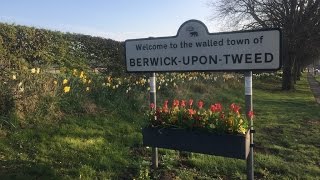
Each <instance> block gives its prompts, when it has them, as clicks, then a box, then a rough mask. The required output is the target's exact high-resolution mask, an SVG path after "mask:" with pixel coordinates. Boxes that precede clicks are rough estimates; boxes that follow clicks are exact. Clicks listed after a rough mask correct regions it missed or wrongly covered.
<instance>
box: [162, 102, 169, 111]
mask: <svg viewBox="0 0 320 180" xmlns="http://www.w3.org/2000/svg"><path fill="white" fill-rule="evenodd" d="M168 102H169V101H168V100H165V101H164V103H163V108H166V109H167V108H168Z"/></svg>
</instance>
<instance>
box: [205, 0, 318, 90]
mask: <svg viewBox="0 0 320 180" xmlns="http://www.w3.org/2000/svg"><path fill="white" fill-rule="evenodd" d="M210 6H212V7H214V8H215V9H216V11H217V12H218V14H216V15H215V17H219V18H224V19H225V20H227V21H228V22H233V25H234V26H236V25H242V29H259V28H273V27H279V28H281V29H282V32H283V35H284V36H283V37H284V38H283V47H284V58H283V67H282V69H283V77H282V89H284V90H290V89H292V88H294V82H295V80H296V79H297V77H298V76H297V74H298V72H300V71H301V68H302V67H301V66H306V64H308V63H309V60H308V58H304V57H314V56H319V53H318V52H319V51H318V49H320V0H219V1H218V3H215V2H213V1H212V3H211V4H210Z"/></svg>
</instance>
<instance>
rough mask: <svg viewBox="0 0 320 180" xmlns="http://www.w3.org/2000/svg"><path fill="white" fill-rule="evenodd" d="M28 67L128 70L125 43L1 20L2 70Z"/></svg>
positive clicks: (0, 65) (0, 48)
mask: <svg viewBox="0 0 320 180" xmlns="http://www.w3.org/2000/svg"><path fill="white" fill-rule="evenodd" d="M19 65H24V66H26V67H34V66H37V67H43V68H44V67H46V68H70V69H72V68H76V69H89V68H96V67H100V68H101V67H102V68H104V69H105V70H106V71H108V73H112V74H114V73H115V74H122V73H124V69H125V68H124V59H123V43H121V42H118V41H114V40H111V39H105V38H100V37H92V36H89V35H82V34H71V33H62V32H57V31H50V30H45V29H38V28H33V27H26V26H19V25H10V24H5V23H0V70H1V71H2V72H3V71H5V70H14V69H17V68H19V67H18V66H19Z"/></svg>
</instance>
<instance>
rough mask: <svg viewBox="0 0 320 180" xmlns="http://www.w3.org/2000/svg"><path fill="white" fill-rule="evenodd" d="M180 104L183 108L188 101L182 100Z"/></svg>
mask: <svg viewBox="0 0 320 180" xmlns="http://www.w3.org/2000/svg"><path fill="white" fill-rule="evenodd" d="M180 106H181V107H183V108H184V107H186V101H185V100H181V104H180Z"/></svg>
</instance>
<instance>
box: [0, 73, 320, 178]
mask: <svg viewBox="0 0 320 180" xmlns="http://www.w3.org/2000/svg"><path fill="white" fill-rule="evenodd" d="M253 86H254V90H253V94H254V96H253V106H254V111H255V115H256V116H255V119H254V127H255V129H256V130H257V132H256V133H255V136H254V141H255V144H256V148H255V154H254V157H255V176H256V178H257V179H317V178H318V177H320V156H319V154H320V140H319V135H320V106H319V105H317V104H316V103H315V101H314V98H313V96H312V94H311V92H310V90H309V87H308V84H307V81H306V76H305V75H304V76H303V78H302V80H301V81H298V82H297V85H296V90H293V91H290V92H283V91H281V90H280V82H279V81H278V80H273V79H272V77H271V78H270V79H265V80H263V81H260V80H254V82H253ZM243 94H244V88H243V87H242V83H241V82H240V83H231V82H230V83H225V84H224V85H223V86H221V87H220V86H218V85H216V84H202V83H201V82H197V83H194V84H189V83H184V84H181V85H179V87H178V88H175V89H173V90H169V89H165V88H163V89H161V90H160V91H159V94H158V99H159V103H161V102H162V101H163V100H164V99H166V98H175V97H176V98H178V99H183V98H185V99H189V98H190V97H191V98H193V99H195V100H197V99H203V100H205V101H206V102H216V101H220V102H224V103H227V102H228V103H231V102H236V103H244V97H243ZM145 97H146V94H145V93H139V94H135V96H134V98H133V97H126V96H122V95H121V94H120V93H118V94H115V96H112V97H109V99H108V101H103V106H104V107H105V109H104V110H103V111H101V112H100V113H99V114H95V115H88V114H79V115H74V114H71V115H67V116H65V117H64V118H63V119H62V120H60V121H59V123H51V124H50V123H44V124H41V123H39V124H38V125H37V126H34V127H32V128H24V129H22V128H20V129H19V128H16V129H14V130H12V131H8V132H6V133H5V135H1V136H0V179H80V178H82V179H96V178H97V179H133V178H138V179H139V178H140V179H148V178H151V179H165V178H167V179H170V178H171V179H174V178H175V179H221V178H222V179H245V178H246V175H245V172H246V162H245V161H244V160H236V159H230V158H223V157H216V156H208V155H202V154H196V153H179V152H178V151H173V150H165V149H160V150H159V154H160V158H159V160H160V164H159V165H160V166H159V169H157V170H155V171H154V170H152V168H151V166H150V165H151V163H150V162H151V149H148V148H145V147H143V146H142V135H141V127H142V126H143V124H144V123H145V122H144V121H143V109H144V107H146V106H147V101H146V100H142V99H143V98H145ZM97 98H99V97H97ZM39 122H41V121H39Z"/></svg>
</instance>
